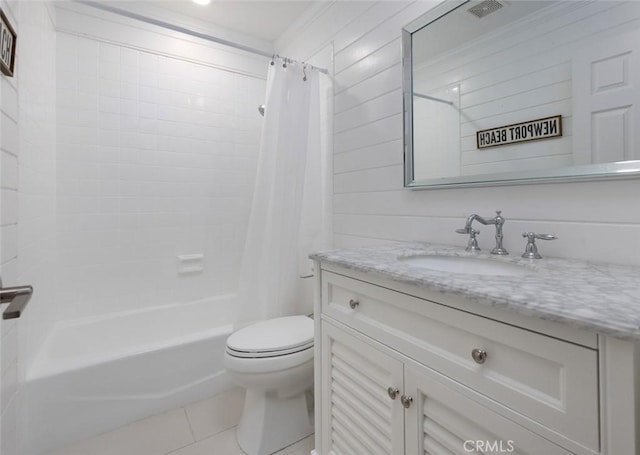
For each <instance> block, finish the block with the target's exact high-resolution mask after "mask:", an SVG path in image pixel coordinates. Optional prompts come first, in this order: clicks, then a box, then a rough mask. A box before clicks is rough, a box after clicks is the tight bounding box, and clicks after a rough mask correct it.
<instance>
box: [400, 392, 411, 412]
mask: <svg viewBox="0 0 640 455" xmlns="http://www.w3.org/2000/svg"><path fill="white" fill-rule="evenodd" d="M400 402H401V403H402V406H403V407H404V408H405V409H407V408H408V407H409V406H411V403H413V397H412V396H411V395H409V396H406V395H402V396H401V397H400Z"/></svg>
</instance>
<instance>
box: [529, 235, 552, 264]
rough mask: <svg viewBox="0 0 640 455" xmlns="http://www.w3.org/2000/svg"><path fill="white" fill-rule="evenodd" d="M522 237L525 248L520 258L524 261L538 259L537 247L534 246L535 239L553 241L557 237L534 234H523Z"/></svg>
mask: <svg viewBox="0 0 640 455" xmlns="http://www.w3.org/2000/svg"><path fill="white" fill-rule="evenodd" d="M522 237H524V238H526V239H527V246H526V247H525V249H524V253H523V254H522V257H523V258H525V259H540V258H542V256H540V253H538V247H537V246H536V239H539V240H555V239H557V238H558V237H557V236H556V235H554V234H536V233H535V232H523V233H522Z"/></svg>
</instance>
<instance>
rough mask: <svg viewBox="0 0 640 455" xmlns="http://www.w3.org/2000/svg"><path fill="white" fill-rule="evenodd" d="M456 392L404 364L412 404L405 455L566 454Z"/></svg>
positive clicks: (430, 373)
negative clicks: (467, 454) (481, 454)
mask: <svg viewBox="0 0 640 455" xmlns="http://www.w3.org/2000/svg"><path fill="white" fill-rule="evenodd" d="M460 387H462V386H460V385H459V384H457V383H455V382H454V381H451V380H450V379H448V378H447V377H445V376H442V375H440V374H439V373H436V372H435V371H433V370H431V369H429V368H427V367H424V366H421V365H418V364H413V363H407V364H405V394H406V395H408V396H411V397H412V399H413V401H412V403H411V405H410V406H409V408H408V409H407V411H406V415H405V425H406V434H405V444H406V453H407V454H411V455H418V454H420V455H422V454H424V455H436V454H437V455H459V454H465V453H510V454H520V455H541V454H544V455H569V454H570V452H568V451H566V450H564V449H562V448H561V447H560V446H558V445H556V444H554V443H552V442H550V441H548V440H547V439H544V438H543V437H541V436H538V435H537V434H535V433H533V432H531V431H529V430H527V429H526V428H524V427H521V426H520V425H518V424H516V423H514V422H513V421H511V420H509V419H507V418H505V417H503V416H501V415H499V414H497V413H495V412H494V411H492V410H490V409H488V408H486V407H484V406H483V405H481V404H480V403H479V402H477V401H474V400H473V399H471V398H470V397H469V396H468V395H467V394H462V393H460V390H459V389H460Z"/></svg>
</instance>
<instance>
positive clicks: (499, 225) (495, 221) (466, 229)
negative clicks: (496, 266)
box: [456, 210, 509, 256]
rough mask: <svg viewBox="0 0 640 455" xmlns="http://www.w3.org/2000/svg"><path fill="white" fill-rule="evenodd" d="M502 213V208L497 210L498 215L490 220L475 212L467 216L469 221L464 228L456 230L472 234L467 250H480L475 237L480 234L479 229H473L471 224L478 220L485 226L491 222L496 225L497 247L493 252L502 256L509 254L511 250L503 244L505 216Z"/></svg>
mask: <svg viewBox="0 0 640 455" xmlns="http://www.w3.org/2000/svg"><path fill="white" fill-rule="evenodd" d="M501 213H502V210H497V211H496V216H495V217H493V218H491V219H488V220H486V219H484V218H483V217H481V216H480V215H477V214H475V213H474V214H473V215H469V217H468V218H467V222H466V223H465V224H464V229H458V230H456V232H457V233H459V234H469V235H470V238H469V244H468V245H467V248H466V249H467V251H480V248H478V242H477V241H476V238H475V237H476V235H477V234H478V231H476V230H475V229H473V227H472V226H471V225H472V224H473V222H474V221H477V222H478V223H481V224H484V225H485V226H486V225H489V224H495V225H496V247H495V248H494V249H493V250H491V254H498V255H501V256H504V255H506V254H509V252H508V251H507V250H506V249H505V248H504V247H503V246H502V225H503V224H504V218H502V216H500V214H501Z"/></svg>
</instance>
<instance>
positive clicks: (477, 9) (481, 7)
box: [467, 0, 505, 19]
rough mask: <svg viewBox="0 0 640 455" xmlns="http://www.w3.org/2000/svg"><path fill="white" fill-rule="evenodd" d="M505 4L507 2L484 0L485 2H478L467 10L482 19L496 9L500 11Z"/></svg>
mask: <svg viewBox="0 0 640 455" xmlns="http://www.w3.org/2000/svg"><path fill="white" fill-rule="evenodd" d="M503 6H505V4H504V3H502V2H499V1H498V0H484V1H483V2H480V3H478V4H477V5H476V6H473V7H471V8H469V9H468V10H467V11H469V12H470V13H471V14H473V15H474V16H476V17H477V18H478V19H482V18H483V17H485V16H486V15H488V14H491V13H493V12H494V11H498V10H499V9H500V8H502V7H503Z"/></svg>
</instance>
